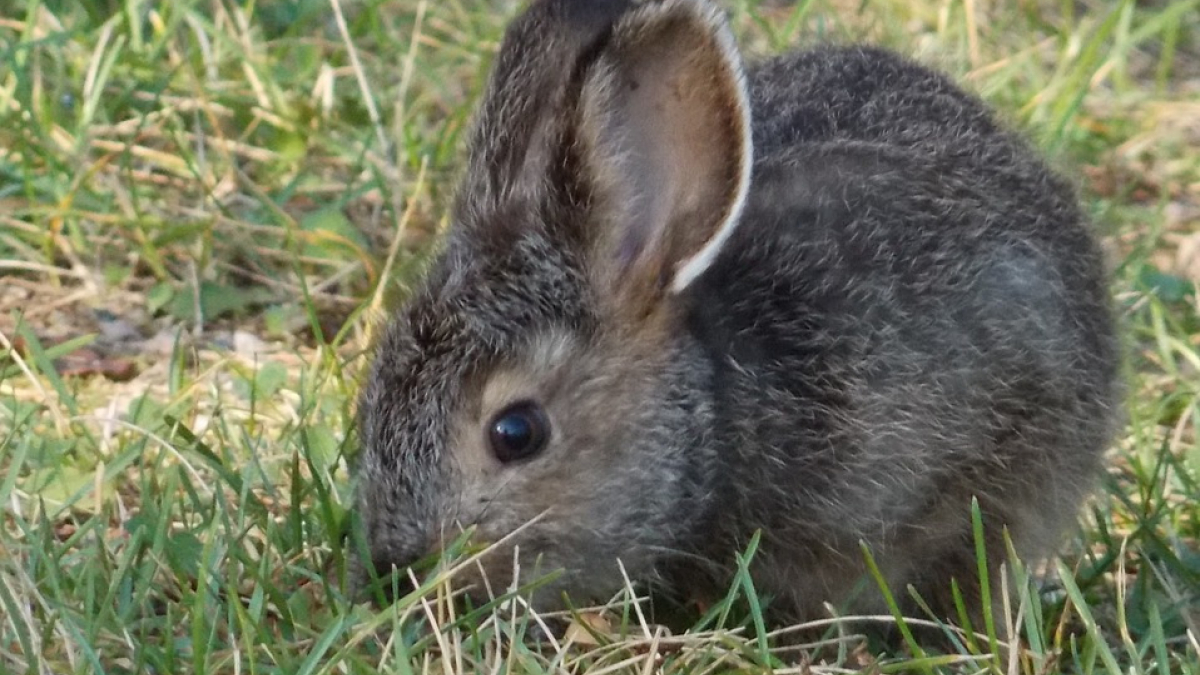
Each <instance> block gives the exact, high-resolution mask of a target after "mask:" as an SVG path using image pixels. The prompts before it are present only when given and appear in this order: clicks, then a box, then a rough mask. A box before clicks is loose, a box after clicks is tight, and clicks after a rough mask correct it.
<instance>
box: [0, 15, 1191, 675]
mask: <svg viewBox="0 0 1200 675" xmlns="http://www.w3.org/2000/svg"><path fill="white" fill-rule="evenodd" d="M728 6H729V7H730V10H731V12H732V16H733V21H734V25H735V27H736V30H737V32H738V35H739V38H740V39H741V41H742V44H743V45H744V47H745V49H746V51H747V52H749V53H750V54H758V55H763V54H769V53H774V52H777V51H779V50H782V49H786V48H788V47H789V46H793V45H796V44H801V43H805V42H811V41H813V40H818V39H830V40H838V41H846V40H871V41H875V42H880V43H883V44H887V45H892V46H895V47H896V48H898V49H900V50H902V51H904V52H906V53H911V54H915V55H916V56H918V57H920V58H922V59H923V60H925V61H927V62H930V63H934V64H937V65H939V66H941V67H943V68H944V69H946V70H948V71H950V72H952V73H954V74H956V75H957V76H959V77H960V78H961V79H962V80H963V81H964V82H965V83H966V84H967V85H968V86H969V87H971V88H972V89H974V90H976V91H978V92H980V93H981V94H982V95H983V96H984V97H985V98H987V99H988V100H989V101H991V102H992V103H994V104H995V105H996V106H997V107H998V108H999V109H1000V110H1001V111H1002V112H1003V114H1004V115H1005V116H1006V117H1007V118H1008V119H1009V120H1010V121H1011V122H1012V123H1013V124H1015V125H1018V126H1020V127H1022V128H1024V129H1026V130H1028V132H1029V134H1030V135H1031V137H1032V138H1034V139H1035V140H1036V142H1037V143H1038V144H1039V145H1040V146H1041V147H1043V148H1045V149H1046V151H1047V152H1048V153H1049V154H1050V155H1051V156H1052V157H1053V159H1054V161H1055V162H1056V163H1057V164H1058V165H1059V166H1061V167H1062V168H1063V170H1064V171H1065V172H1067V173H1068V174H1070V175H1072V176H1074V177H1076V178H1077V179H1078V182H1079V184H1080V186H1081V190H1082V192H1083V195H1084V197H1085V199H1086V203H1087V204H1088V205H1089V208H1090V209H1091V211H1092V213H1093V215H1094V217H1095V220H1096V222H1097V227H1098V228H1099V230H1100V232H1101V234H1102V235H1103V236H1104V239H1105V242H1106V244H1107V246H1108V249H1109V251H1110V252H1111V256H1112V260H1113V267H1114V288H1115V294H1116V296H1117V298H1118V303H1119V307H1120V309H1121V315H1122V318H1123V320H1124V325H1125V329H1126V344H1127V347H1128V353H1129V358H1128V367H1127V378H1128V382H1129V404H1128V421H1127V425H1126V428H1125V431H1124V433H1123V434H1122V437H1121V439H1120V441H1119V442H1118V443H1117V444H1116V447H1115V448H1114V449H1113V451H1112V454H1111V462H1110V467H1111V468H1110V470H1109V473H1108V477H1107V480H1106V482H1105V486H1104V487H1105V489H1104V490H1103V491H1102V492H1101V493H1100V494H1098V495H1097V496H1096V498H1095V499H1094V500H1093V501H1092V502H1091V503H1090V504H1089V509H1088V511H1087V513H1085V514H1084V516H1085V517H1084V518H1083V526H1082V529H1081V532H1080V533H1079V534H1078V535H1077V536H1076V537H1075V538H1073V539H1071V540H1069V541H1067V542H1065V543H1064V546H1063V550H1062V555H1061V557H1060V558H1059V559H1057V560H1055V561H1054V562H1053V564H1052V565H1051V566H1050V568H1049V570H1048V572H1049V574H1048V576H1047V577H1046V578H1047V580H1046V581H1045V582H1044V583H1040V584H1039V583H1035V582H1034V581H1031V580H1030V576H1029V575H1028V574H1026V573H1025V572H1024V570H1023V566H1022V565H1021V564H1020V563H1019V561H1014V562H1013V563H1012V564H1013V569H1015V571H1016V574H1014V575H1013V580H1011V581H1010V580H1009V579H1008V578H1005V577H1004V576H1003V575H996V574H995V570H993V571H991V574H992V575H993V577H992V579H991V581H992V583H994V584H1000V585H1001V593H1000V594H999V595H1000V597H1001V599H1002V600H1001V603H1002V606H1001V607H1000V608H999V610H1000V611H999V612H998V614H997V616H999V617H1002V619H1001V623H1002V624H1007V626H1005V625H1001V626H991V627H990V629H989V627H979V626H976V627H975V630H976V631H978V634H973V633H970V632H968V633H966V634H960V633H954V632H951V631H950V630H949V629H947V628H942V627H938V626H936V625H934V626H933V630H934V631H943V635H944V638H945V639H943V640H941V641H940V642H942V643H944V644H942V645H938V644H936V641H935V644H929V643H922V641H920V640H919V636H918V637H910V638H908V639H906V643H907V646H901V647H899V648H889V647H887V646H886V645H880V644H878V643H876V642H873V641H871V640H869V639H864V638H862V637H860V636H858V634H857V633H856V632H855V630H856V626H853V625H849V624H846V623H844V622H839V621H836V620H830V621H827V622H824V623H822V624H821V626H819V628H820V629H821V631H823V632H824V635H825V639H824V640H823V641H822V642H821V644H819V645H814V644H810V645H809V649H807V650H801V651H794V650H793V651H779V650H780V649H781V648H784V647H785V646H786V645H787V644H789V643H790V642H794V640H788V639H786V636H785V635H781V634H778V632H777V633H767V632H766V631H767V629H768V627H767V626H765V625H764V624H763V623H762V615H761V610H760V607H761V601H762V600H764V599H760V598H758V597H757V595H756V593H755V591H754V588H753V584H752V583H751V582H750V578H749V576H748V575H746V574H741V575H739V576H738V578H737V579H736V580H735V582H734V584H733V585H732V586H731V590H730V595H729V598H728V600H727V601H726V602H724V603H720V604H719V605H718V606H716V607H713V608H711V609H710V611H709V612H708V613H707V614H706V615H704V616H699V617H695V626H694V628H693V630H690V631H687V632H685V633H684V632H677V633H675V634H669V633H667V632H665V629H663V628H662V627H661V626H659V625H658V624H656V623H655V621H654V617H652V616H646V615H644V613H643V609H642V608H641V607H639V606H637V605H635V604H633V603H629V602H627V601H626V602H623V603H622V602H617V604H616V605H615V607H614V608H613V609H610V610H608V611H607V612H606V613H603V614H597V613H583V614H579V615H577V616H576V617H574V619H573V621H572V622H570V628H569V629H568V631H567V633H566V635H565V636H559V637H558V638H555V639H551V640H525V639H523V638H524V637H526V636H528V635H530V634H531V633H536V632H540V633H546V632H549V631H546V630H544V629H542V628H540V627H539V625H538V623H539V622H540V621H542V618H541V617H532V618H531V617H529V616H528V615H525V614H522V613H520V612H517V611H515V608H516V606H517V605H518V604H519V603H516V602H515V601H503V602H501V601H498V602H496V603H493V604H492V605H490V606H485V607H482V608H476V609H474V610H472V611H469V612H466V613H464V612H463V610H461V608H458V607H456V605H455V604H454V603H452V602H448V601H447V598H446V590H445V585H444V584H441V583H440V581H439V579H435V580H432V581H430V582H428V583H427V584H426V585H425V586H424V587H423V590H424V591H425V592H423V593H414V594H411V595H408V596H405V597H404V598H402V599H401V600H400V601H399V602H398V603H396V604H395V605H393V606H391V607H388V608H386V609H382V610H377V609H373V608H370V607H368V606H365V605H359V604H353V603H351V602H350V601H348V600H347V598H346V597H345V595H344V593H343V591H342V581H343V578H344V575H345V570H346V565H347V555H348V552H347V550H346V549H345V548H344V545H343V540H342V538H341V534H342V533H343V532H344V531H345V528H346V526H347V522H348V519H349V518H350V511H349V504H350V498H349V482H348V476H347V469H346V461H347V456H349V455H351V454H352V453H353V451H354V447H355V436H354V432H353V401H354V394H355V391H356V389H357V378H358V377H359V374H360V373H361V369H362V366H363V364H364V362H365V355H364V353H363V352H364V346H365V345H366V344H368V343H369V341H370V337H371V333H372V330H373V327H374V326H376V325H377V321H378V319H379V317H380V316H381V314H382V309H383V308H385V307H387V306H388V305H389V303H390V302H392V301H393V300H394V298H395V297H396V296H399V295H402V294H403V292H404V288H406V287H407V285H408V284H410V283H412V281H413V280H414V279H413V277H414V274H415V270H417V269H418V268H419V265H420V263H421V260H422V258H423V256H424V255H425V254H426V253H427V252H428V250H429V246H430V244H431V243H432V242H434V241H436V238H437V236H438V234H439V233H440V232H441V231H442V230H443V228H444V227H445V225H446V205H447V202H448V197H449V194H450V191H451V190H452V188H453V184H454V180H453V178H454V175H455V171H456V169H457V168H458V167H459V166H460V164H461V159H462V146H463V131H464V129H465V128H467V125H468V123H469V119H470V115H471V109H472V104H473V102H474V101H475V99H476V98H477V96H478V94H479V92H480V89H481V85H482V82H483V73H484V72H485V68H486V65H487V63H488V61H489V58H490V56H491V54H492V53H493V52H494V51H495V48H496V45H497V42H498V39H499V36H500V34H501V31H502V29H503V26H504V24H505V23H506V21H507V19H508V18H509V17H510V16H511V15H512V13H513V12H514V11H516V7H515V3H512V2H491V3H482V2H478V3H467V2H463V1H461V0H454V1H448V2H426V1H424V0H372V1H370V2H356V3H350V2H349V1H348V0H346V1H344V2H340V3H339V2H337V1H336V0H330V1H327V0H293V1H290V2H270V3H268V2H260V3H254V2H233V1H232V0H180V1H178V2H172V3H147V2H142V1H140V0H97V1H95V2H86V3H74V2H63V1H56V2H50V1H45V2H37V1H36V0H5V1H4V2H0V504H2V505H3V506H2V507H0V509H2V511H0V672H2V673H131V672H138V673H141V672H148V673H150V672H157V673H166V672H180V673H289V674H290V673H299V674H304V675H309V674H315V673H374V672H381V671H382V672H397V673H408V672H435V671H436V672H444V673H451V672H466V671H476V670H488V671H510V670H511V671H519V672H548V671H558V672H561V671H570V672H589V673H594V674H600V673H609V672H622V673H625V672H628V673H632V672H650V671H653V670H670V671H682V672H693V673H709V672H717V671H728V670H764V669H768V668H776V669H784V668H786V669H791V671H792V672H813V673H838V672H846V671H855V670H865V671H867V672H879V673H889V672H935V673H979V672H985V673H993V672H994V673H1028V674H1031V675H1032V674H1035V673H1037V674H1043V673H1044V674H1048V675H1056V674H1059V673H1110V674H1113V675H1115V674H1116V673H1137V674H1139V675H1140V674H1142V673H1145V674H1147V675H1168V674H1188V673H1200V590H1198V589H1200V441H1198V440H1197V433H1196V429H1197V422H1198V421H1200V402H1198V398H1200V386H1198V385H1200V314H1198V300H1197V294H1196V284H1197V281H1198V280H1200V151H1198V150H1197V148H1200V128H1198V127H1197V122H1196V120H1198V119H1200V1H1197V0H1158V1H1155V2H1133V1H1132V0H1123V1H1120V0H1106V1H1101V0H1085V1H1083V2H1073V1H1070V0H1065V1H1063V2H1054V1H1050V0H1022V1H1021V2H1015V1H1014V2H984V1H983V0H962V1H959V0H923V1H920V2H908V1H907V0H864V1H862V2H845V1H839V0H806V1H801V2H798V3H786V2H771V1H768V0H762V1H761V2H756V1H754V0H740V1H737V2H732V3H730V4H729V5H728ZM894 590H896V591H897V592H903V589H894ZM618 600H620V599H618ZM896 620H897V619H895V618H893V617H876V618H873V619H872V620H871V621H873V622H876V623H879V624H881V625H883V624H888V623H890V622H895V621H896ZM901 623H902V625H901V630H902V633H903V634H904V635H906V636H909V635H911V634H912V631H911V629H913V628H919V627H922V626H926V624H925V623H923V621H922V619H921V617H915V618H914V617H902V618H901ZM430 627H433V628H435V629H436V630H430V629H429V628H430ZM783 630H784V631H785V632H786V630H787V629H783ZM1005 630H1007V631H1008V634H1012V635H1019V636H1020V639H1019V640H1014V641H1008V640H1007V639H1005V637H1004V635H1005Z"/></svg>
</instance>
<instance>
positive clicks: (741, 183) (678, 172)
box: [580, 2, 750, 297]
mask: <svg viewBox="0 0 1200 675" xmlns="http://www.w3.org/2000/svg"><path fill="white" fill-rule="evenodd" d="M582 94H583V96H582V98H581V116H580V117H581V126H582V131H583V132H584V133H583V134H582V137H583V139H584V142H585V145H586V148H585V165H586V166H587V168H588V169H589V171H590V176H591V179H592V181H593V184H594V187H595V194H596V195H597V206H596V214H595V221H596V223H595V227H596V228H598V230H599V232H598V235H599V236H597V237H596V241H597V242H598V245H597V247H596V253H595V255H594V257H593V263H594V265H593V267H594V271H595V272H596V273H597V274H596V275H594V276H595V277H598V279H599V280H602V285H603V286H604V287H605V289H603V290H605V291H613V292H615V293H616V294H617V295H620V296H627V294H628V293H630V292H632V293H634V294H636V295H639V296H646V297H660V296H661V295H662V294H663V292H664V291H665V290H667V289H671V290H675V291H679V290H682V289H683V288H686V286H687V285H688V284H689V283H691V281H692V280H693V279H695V277H696V276H698V275H699V274H700V273H701V272H702V271H703V270H704V268H706V267H707V266H708V264H709V263H710V262H711V260H712V258H713V257H714V256H715V254H716V252H717V250H719V248H720V246H721V244H722V243H723V242H724V240H725V238H726V237H728V235H729V233H730V232H731V231H732V228H733V227H734V225H735V224H736V222H737V218H738V216H739V215H740V209H741V205H742V202H743V200H744V197H745V192H746V189H747V184H748V180H749V167H750V138H749V133H750V132H749V112H748V109H747V102H746V95H745V85H744V81H743V76H742V71H741V65H740V62H739V60H738V57H737V54H736V52H735V51H734V49H733V42H732V39H731V38H730V36H729V35H728V31H727V29H726V28H725V26H724V23H723V21H722V19H721V17H720V15H719V14H718V13H717V12H716V10H714V9H711V8H710V7H709V6H708V5H707V4H702V3H698V2H663V3H657V4H655V3H651V4H649V5H647V6H643V7H641V8H639V9H638V10H636V11H634V12H631V13H630V15H629V16H627V17H625V18H624V19H622V20H621V21H619V22H618V23H617V25H616V27H615V28H614V31H613V36H612V39H611V41H610V43H609V44H608V45H607V46H606V47H605V49H604V50H603V51H602V53H601V55H600V57H599V58H598V59H597V61H596V63H595V64H594V66H593V68H592V70H591V72H590V74H589V77H588V79H587V81H586V82H585V85H584V89H583V92H582Z"/></svg>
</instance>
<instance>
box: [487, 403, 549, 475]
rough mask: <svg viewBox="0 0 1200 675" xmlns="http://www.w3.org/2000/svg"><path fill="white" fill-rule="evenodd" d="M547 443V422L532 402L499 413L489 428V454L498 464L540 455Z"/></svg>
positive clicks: (542, 411) (512, 406)
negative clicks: (491, 454)
mask: <svg viewBox="0 0 1200 675" xmlns="http://www.w3.org/2000/svg"><path fill="white" fill-rule="evenodd" d="M548 440H550V420H549V419H548V418H547V417H546V411H544V410H542V407H541V406H539V405H538V404H536V403H534V402H533V401H522V402H520V403H514V404H513V405H510V406H509V407H507V408H505V409H504V410H502V411H500V414H499V415H496V417H494V418H493V419H492V424H491V425H490V426H489V427H488V442H490V443H491V444H492V453H493V454H495V455H496V459H498V460H500V461H501V462H505V463H508V462H515V461H517V460H519V459H526V458H529V457H532V456H534V455H536V454H537V453H539V452H541V450H542V448H544V447H546V441H548Z"/></svg>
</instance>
